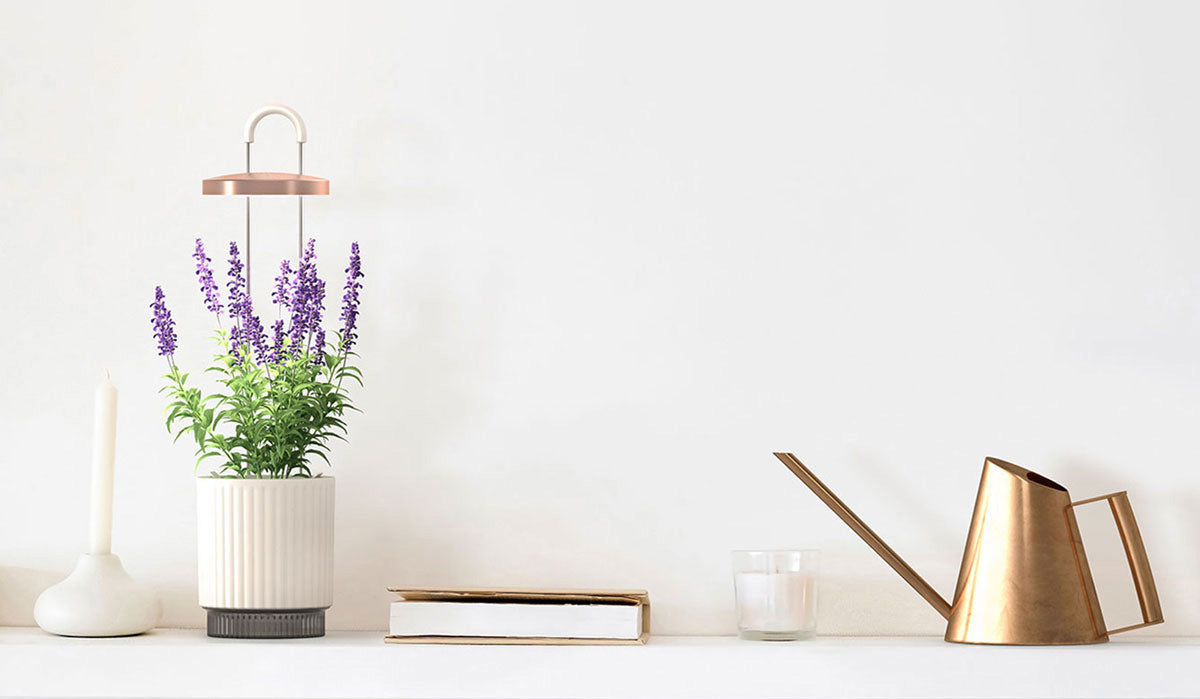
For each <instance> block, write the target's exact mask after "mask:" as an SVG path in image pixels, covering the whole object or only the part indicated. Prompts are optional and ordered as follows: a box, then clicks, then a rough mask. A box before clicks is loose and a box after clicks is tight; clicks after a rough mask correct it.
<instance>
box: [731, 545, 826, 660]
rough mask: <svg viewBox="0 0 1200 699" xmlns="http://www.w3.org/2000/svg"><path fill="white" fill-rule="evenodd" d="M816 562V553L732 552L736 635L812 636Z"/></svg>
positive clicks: (754, 638) (787, 638)
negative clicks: (735, 601)
mask: <svg viewBox="0 0 1200 699" xmlns="http://www.w3.org/2000/svg"><path fill="white" fill-rule="evenodd" d="M819 558H820V552H819V551H815V550H806V551H734V552H733V590H734V597H735V598H736V599H737V618H738V636H740V637H742V638H744V639H747V640H752V641H797V640H801V639H806V638H812V637H813V636H814V635H816V632H817V562H818V560H819Z"/></svg>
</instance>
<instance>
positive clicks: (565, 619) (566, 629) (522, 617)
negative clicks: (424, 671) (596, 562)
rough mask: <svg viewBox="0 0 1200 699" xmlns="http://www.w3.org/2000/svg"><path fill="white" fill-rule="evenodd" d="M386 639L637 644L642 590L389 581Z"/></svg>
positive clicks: (645, 632) (643, 634) (645, 603)
mask: <svg viewBox="0 0 1200 699" xmlns="http://www.w3.org/2000/svg"><path fill="white" fill-rule="evenodd" d="M388 591H389V592H394V593H396V594H397V595H398V596H399V599H398V600H396V601H395V602H392V609H391V622H390V624H389V631H388V636H387V637H386V638H385V639H384V640H385V641H387V642H388V643H479V644H488V643H492V644H510V645H516V644H534V645H554V644H597V645H611V644H630V645H633V644H643V643H645V642H646V639H648V638H649V637H650V597H649V595H647V594H646V591H645V590H518V589H507V590H506V589H498V590H487V589H479V588H438V589H431V588H418V589H412V588H400V587H390V588H388Z"/></svg>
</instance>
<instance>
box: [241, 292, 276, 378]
mask: <svg viewBox="0 0 1200 699" xmlns="http://www.w3.org/2000/svg"><path fill="white" fill-rule="evenodd" d="M245 308H246V313H245V315H243V316H242V337H243V338H244V339H243V340H242V341H243V342H248V343H249V344H250V346H251V347H253V348H254V356H256V357H258V361H259V363H260V364H262V363H265V362H267V361H268V360H269V359H270V347H268V346H267V333H266V331H264V330H263V324H262V321H261V320H259V318H258V316H256V315H254V314H253V313H252V312H251V308H250V301H249V300H247V301H246V306H245Z"/></svg>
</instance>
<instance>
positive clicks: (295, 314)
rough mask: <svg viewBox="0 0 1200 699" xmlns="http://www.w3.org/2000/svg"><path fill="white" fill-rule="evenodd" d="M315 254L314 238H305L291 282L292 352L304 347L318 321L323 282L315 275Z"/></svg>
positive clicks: (323, 290)
mask: <svg viewBox="0 0 1200 699" xmlns="http://www.w3.org/2000/svg"><path fill="white" fill-rule="evenodd" d="M316 257H317V253H316V244H315V241H313V240H312V239H311V238H309V240H308V245H306V246H305V248H304V256H303V258H301V260H300V267H299V268H298V269H297V270H296V278H295V281H294V283H293V284H292V294H291V302H292V306H291V308H292V327H291V332H290V335H291V339H292V351H293V352H303V351H305V350H306V349H307V348H308V343H309V341H310V340H311V339H312V333H314V332H316V330H317V329H318V328H319V327H320V325H321V316H322V313H321V312H322V311H323V310H324V309H325V282H324V281H323V280H321V278H319V277H318V276H317V264H316Z"/></svg>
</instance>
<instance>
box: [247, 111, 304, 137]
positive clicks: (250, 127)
mask: <svg viewBox="0 0 1200 699" xmlns="http://www.w3.org/2000/svg"><path fill="white" fill-rule="evenodd" d="M272 114H282V115H283V116H285V117H287V118H288V119H291V121H292V126H295V127H296V143H304V142H305V141H307V140H308V129H306V128H305V127H304V120H303V119H301V118H300V114H299V113H297V112H296V110H295V109H292V108H291V107H285V106H284V105H282V104H268V105H267V106H265V107H261V108H259V110H258V111H256V112H255V113H253V114H251V115H250V119H249V121H247V122H246V138H245V141H246V143H254V129H255V128H256V127H257V126H258V122H260V121H262V119H263V117H266V116H270V115H272Z"/></svg>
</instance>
